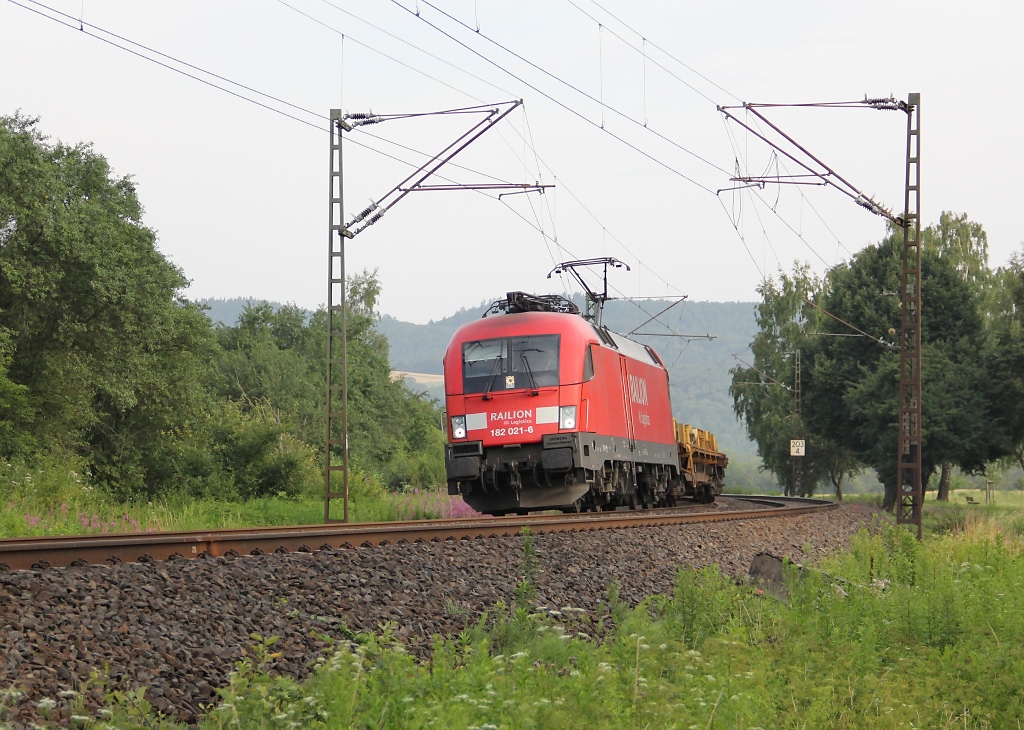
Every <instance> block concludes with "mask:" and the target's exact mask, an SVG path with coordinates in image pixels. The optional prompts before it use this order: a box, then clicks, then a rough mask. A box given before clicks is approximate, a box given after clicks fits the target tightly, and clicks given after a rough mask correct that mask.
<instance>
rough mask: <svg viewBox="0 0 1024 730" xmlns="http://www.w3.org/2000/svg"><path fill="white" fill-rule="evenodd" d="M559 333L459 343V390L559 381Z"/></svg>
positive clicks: (535, 385) (479, 390) (538, 385)
mask: <svg viewBox="0 0 1024 730" xmlns="http://www.w3.org/2000/svg"><path fill="white" fill-rule="evenodd" d="M558 349H559V336H558V335H529V336H526V337H499V338H495V339H492V340H474V341H473V342H464V343H462V392H463V393H466V394H470V393H489V392H492V391H495V390H514V389H517V388H542V387H545V386H552V385H558Z"/></svg>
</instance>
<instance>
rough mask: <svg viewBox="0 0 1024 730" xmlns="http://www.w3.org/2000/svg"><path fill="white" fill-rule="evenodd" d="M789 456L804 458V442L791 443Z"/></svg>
mask: <svg viewBox="0 0 1024 730" xmlns="http://www.w3.org/2000/svg"><path fill="white" fill-rule="evenodd" d="M789 455H790V456H803V455H804V440H803V439H793V440H792V441H790V442H789Z"/></svg>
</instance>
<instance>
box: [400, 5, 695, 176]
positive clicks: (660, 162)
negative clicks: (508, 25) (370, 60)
mask: <svg viewBox="0 0 1024 730" xmlns="http://www.w3.org/2000/svg"><path fill="white" fill-rule="evenodd" d="M391 2H392V3H394V4H395V5H397V6H398V7H400V8H401V9H402V10H405V11H406V12H407V13H409V14H410V15H414V16H415V17H417V18H419V19H420V20H422V21H423V22H424V23H426V24H427V25H429V26H430V27H431V28H433V29H434V30H436V31H437V32H438V33H441V34H442V35H444V36H445V37H447V38H449V39H450V40H452V41H453V42H455V43H457V44H458V45H460V46H462V47H463V48H465V49H466V50H467V51H469V52H470V53H472V54H474V55H475V56H477V57H479V58H481V59H483V60H484V61H486V62H487V63H489V64H491V65H492V66H494V67H495V68H497V69H499V70H500V71H502V72H504V73H506V74H508V75H509V76H511V77H512V78H514V79H515V80H516V81H518V82H519V83H521V84H523V85H524V86H526V87H528V88H530V89H532V90H533V91H535V92H537V93H538V94H540V95H541V96H543V97H544V98H545V99H547V100H548V101H550V102H552V103H553V104H555V105H556V106H559V107H561V108H562V109H565V110H566V111H567V112H569V113H570V114H572V115H573V116H575V117H577V118H579V119H582V120H583V121H584V122H586V123H587V124H589V125H591V126H592V127H595V128H597V129H601V127H600V125H599V124H598V123H597V122H595V121H593V120H592V119H589V118H587V117H586V116H585V115H584V114H582V113H580V112H578V111H577V110H575V109H573V108H572V107H570V106H568V105H567V104H565V103H563V102H561V101H559V100H558V99H556V98H555V97H553V96H551V95H550V94H548V93H547V92H545V91H542V90H541V89H539V88H538V87H536V86H534V85H533V84H531V83H530V82H529V81H526V80H525V79H523V78H522V77H520V76H518V75H516V74H515V73H513V72H512V71H509V70H508V69H506V68H504V67H503V66H501V64H499V63H498V62H497V61H493V60H491V59H490V58H488V57H487V56H485V55H484V54H482V53H480V52H479V51H477V50H476V49H474V48H472V47H471V46H469V45H468V44H466V43H463V42H462V41H461V40H459V39H458V38H456V37H455V36H453V35H452V34H451V33H448V32H447V31H445V30H444V29H443V28H440V27H439V26H437V25H435V24H433V23H431V22H430V21H429V20H427V19H426V18H425V17H423V16H422V15H416V13H415V11H413V10H410V9H409V8H407V7H405V6H404V5H402V3H400V2H398V0H391ZM601 131H603V132H604V133H605V134H607V135H609V136H610V137H612V138H613V139H615V140H617V141H619V142H621V143H622V144H624V145H626V146H627V147H629V148H630V149H632V150H633V151H634V152H636V153H638V154H640V155H642V156H644V157H646V158H647V159H648V160H650V161H652V162H654V163H655V164H657V165H659V166H660V167H663V168H665V169H666V170H668V171H669V172H671V173H672V174H674V175H677V176H679V177H681V178H682V179H684V180H686V181H687V182H690V183H692V184H694V185H696V186H697V187H698V188H700V189H701V190H704V191H705V192H707V193H710V194H711V195H714V194H715V191H714V190H712V189H711V188H709V187H708V186H706V185H703V184H701V183H699V182H697V181H696V180H694V179H693V178H692V177H690V176H689V175H687V174H686V173H684V172H682V171H681V170H677V169H676V168H674V167H672V166H671V165H669V164H668V163H667V162H664V161H663V160H660V159H658V158H657V157H655V156H654V155H652V154H650V153H649V152H646V151H645V150H642V149H640V148H639V147H637V146H636V145H635V144H633V143H632V142H630V141H628V140H626V139H625V138H623V137H620V136H619V135H617V134H615V133H614V132H612V131H611V130H609V129H603V130H601Z"/></svg>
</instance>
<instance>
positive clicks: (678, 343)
mask: <svg viewBox="0 0 1024 730" xmlns="http://www.w3.org/2000/svg"><path fill="white" fill-rule="evenodd" d="M200 303H202V304H204V305H206V306H207V307H208V308H209V309H208V311H207V315H208V316H209V317H210V319H211V320H213V321H214V322H223V323H224V324H227V325H233V324H234V323H235V321H236V320H237V317H238V314H239V313H240V312H241V311H242V310H243V309H244V307H245V305H246V304H249V303H252V300H248V299H241V298H239V299H226V300H225V299H204V300H201V302H200ZM577 303H578V304H581V303H582V302H577ZM639 304H640V306H642V307H643V309H640V308H639V307H638V306H637V304H634V303H632V302H629V301H612V302H609V303H608V305H607V308H606V309H605V314H604V318H605V324H607V325H608V326H609V327H610V328H611V329H613V330H615V331H616V332H629V331H631V330H632V329H633V328H635V327H637V326H638V325H640V324H641V323H643V322H644V320H646V319H647V318H648V317H649V316H650V314H656V313H657V312H660V311H661V310H663V309H664V308H665V307H667V306H669V304H671V301H669V300H657V299H655V300H645V301H643V302H640V303H639ZM271 306H272V307H275V308H276V307H277V306H279V305H277V304H274V303H271ZM487 306H488V305H487V304H481V305H479V306H476V307H473V308H471V309H460V310H459V311H458V312H456V313H455V314H452V315H451V316H449V317H445V318H444V319H440V320H437V321H432V322H429V323H427V324H413V323H411V322H403V321H401V320H398V319H395V318H394V317H390V316H388V315H384V316H383V317H381V319H380V321H379V322H378V323H377V329H378V330H379V331H380V332H381V333H382V334H384V335H385V336H386V337H387V338H388V342H389V344H390V351H391V367H392V369H394V370H404V371H406V372H412V373H436V374H440V373H441V360H442V358H443V357H444V351H445V348H446V347H447V346H448V342H449V340H451V338H452V335H453V334H454V333H455V330H457V329H458V328H459V327H461V326H462V325H463V324H465V323H467V322H471V321H473V320H476V319H479V318H480V316H481V314H483V311H484V310H485V309H486V308H487ZM755 306H756V304H754V303H753V302H683V303H682V304H677V305H676V306H675V307H673V308H672V309H670V310H669V311H668V312H666V313H665V314H664V315H662V316H660V317H659V318H658V319H659V320H660V321H661V322H663V323H664V325H659V324H658V322H657V321H652V322H650V323H649V324H647V325H645V326H644V327H643V328H642V329H641V330H640V331H642V332H650V333H653V334H654V335H661V334H664V335H671V334H672V333H673V332H674V333H677V334H680V335H707V334H710V335H712V336H713V337H715V339H714V340H706V339H685V338H680V337H674V336H650V337H637V339H639V340H641V341H643V342H645V343H647V344H649V345H651V346H652V347H653V348H654V349H655V350H657V351H658V353H659V354H660V355H661V357H662V359H663V360H664V361H665V364H666V365H668V369H669V375H670V377H671V387H672V406H673V411H674V415H675V417H676V419H677V420H680V421H685V422H686V423H692V424H694V425H696V426H699V427H700V428H706V429H708V430H709V431H712V432H713V433H715V434H716V435H717V436H718V439H719V445H720V447H721V448H722V449H723V450H726V451H728V452H730V453H734V454H740V453H748V454H753V453H756V452H755V449H754V445H753V442H751V441H750V440H749V439H748V438H747V435H746V432H745V430H744V428H743V425H742V424H741V423H739V422H737V421H736V418H735V416H734V415H733V410H732V399H731V398H730V397H729V393H728V390H729V382H730V376H729V370H730V368H732V367H733V366H734V365H736V363H737V360H736V359H735V358H733V354H739V355H740V357H743V355H742V353H743V352H745V351H746V350H747V347H748V345H749V344H750V341H751V340H752V339H753V337H754V334H755V333H756V331H757V325H756V323H755V321H754V307H755ZM647 313H650V314H647ZM669 328H671V329H669ZM413 387H414V389H421V390H425V391H426V392H427V394H428V395H430V396H432V397H435V398H441V396H442V389H441V388H440V386H437V387H430V386H416V385H413Z"/></svg>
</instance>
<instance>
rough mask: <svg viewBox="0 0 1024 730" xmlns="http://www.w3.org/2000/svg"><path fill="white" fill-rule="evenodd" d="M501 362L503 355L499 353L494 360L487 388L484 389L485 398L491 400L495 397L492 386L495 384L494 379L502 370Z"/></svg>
mask: <svg viewBox="0 0 1024 730" xmlns="http://www.w3.org/2000/svg"><path fill="white" fill-rule="evenodd" d="M501 362H502V357H501V355H498V357H497V359H496V360H495V361H494V367H493V368H491V379H490V380H488V381H487V390H485V391H484V400H490V399H491V398H492V397H493V396H492V395H491V387H492V386H493V385H494V379H495V378H496V377H497V376H498V373H499V372H501Z"/></svg>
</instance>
